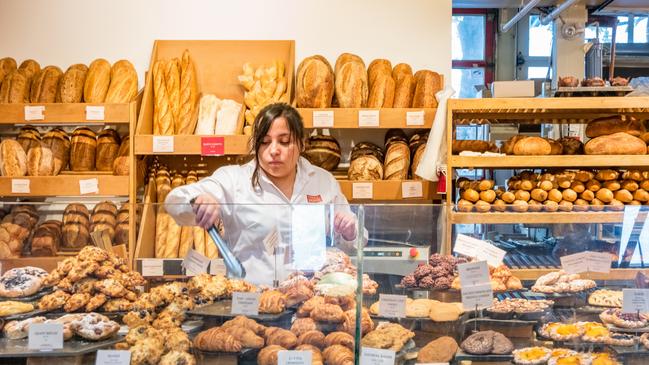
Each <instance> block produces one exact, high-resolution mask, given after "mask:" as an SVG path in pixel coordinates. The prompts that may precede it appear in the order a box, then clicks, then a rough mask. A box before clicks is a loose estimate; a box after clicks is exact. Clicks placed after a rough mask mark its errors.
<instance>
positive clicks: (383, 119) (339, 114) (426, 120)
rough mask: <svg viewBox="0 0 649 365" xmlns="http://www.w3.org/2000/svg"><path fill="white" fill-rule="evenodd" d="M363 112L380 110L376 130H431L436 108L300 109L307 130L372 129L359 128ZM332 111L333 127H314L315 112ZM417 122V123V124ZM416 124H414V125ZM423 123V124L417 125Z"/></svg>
mask: <svg viewBox="0 0 649 365" xmlns="http://www.w3.org/2000/svg"><path fill="white" fill-rule="evenodd" d="M361 110H378V112H379V125H378V126H377V127H374V128H400V129H430V128H431V127H432V125H433V119H434V118H435V113H436V112H437V109H436V108H381V109H370V108H324V109H314V108H298V111H299V112H300V115H301V116H302V120H303V121H304V126H305V127H306V128H334V129H358V128H372V127H359V123H358V119H359V118H358V113H359V111H361ZM325 111H331V112H332V113H333V123H334V125H333V127H321V126H314V124H313V115H314V112H315V113H318V112H325ZM422 112H423V118H422V120H420V118H414V114H421V113H422ZM408 114H413V116H411V123H408ZM415 120H416V122H415ZM413 122H414V123H413ZM419 122H421V124H417V123H419Z"/></svg>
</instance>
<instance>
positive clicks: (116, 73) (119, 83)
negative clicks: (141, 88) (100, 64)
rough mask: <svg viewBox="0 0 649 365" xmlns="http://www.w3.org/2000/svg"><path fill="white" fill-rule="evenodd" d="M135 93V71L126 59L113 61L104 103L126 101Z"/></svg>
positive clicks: (133, 96)
mask: <svg viewBox="0 0 649 365" xmlns="http://www.w3.org/2000/svg"><path fill="white" fill-rule="evenodd" d="M135 95H137V72H135V67H133V64H131V63H130V62H129V61H127V60H119V61H117V62H115V64H114V65H113V67H111V70H110V84H109V86H108V91H107V92H106V100H105V102H106V103H128V102H129V101H131V100H133V98H135Z"/></svg>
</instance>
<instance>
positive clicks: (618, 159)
mask: <svg viewBox="0 0 649 365" xmlns="http://www.w3.org/2000/svg"><path fill="white" fill-rule="evenodd" d="M648 164H649V157H647V155H559V156H555V155H548V156H457V155H454V156H451V158H450V165H452V166H453V167H454V168H503V169H506V168H507V169H508V168H523V169H529V168H531V167H534V168H543V167H606V166H610V167H640V166H647V165H648Z"/></svg>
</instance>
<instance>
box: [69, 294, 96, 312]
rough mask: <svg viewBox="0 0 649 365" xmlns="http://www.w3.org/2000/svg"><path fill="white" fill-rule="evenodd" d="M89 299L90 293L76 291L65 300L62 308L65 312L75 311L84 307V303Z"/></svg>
mask: <svg viewBox="0 0 649 365" xmlns="http://www.w3.org/2000/svg"><path fill="white" fill-rule="evenodd" d="M89 301H90V294H88V293H77V294H72V296H71V297H70V298H69V299H68V300H67V301H66V302H65V305H64V306H63V310H64V311H66V312H68V313H69V312H76V311H78V310H79V309H81V308H85V306H86V304H88V302H89Z"/></svg>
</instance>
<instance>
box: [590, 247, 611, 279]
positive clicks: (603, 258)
mask: <svg viewBox="0 0 649 365" xmlns="http://www.w3.org/2000/svg"><path fill="white" fill-rule="evenodd" d="M611 261H612V260H611V254H610V253H608V252H592V251H591V252H590V256H589V258H588V270H589V271H592V272H600V273H605V274H608V273H609V272H611Z"/></svg>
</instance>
